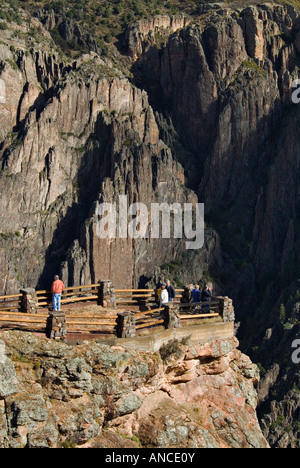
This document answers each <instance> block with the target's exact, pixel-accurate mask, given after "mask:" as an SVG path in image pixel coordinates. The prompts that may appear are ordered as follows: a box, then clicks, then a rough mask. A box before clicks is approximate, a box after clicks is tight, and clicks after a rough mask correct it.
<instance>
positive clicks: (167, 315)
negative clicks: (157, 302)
mask: <svg viewBox="0 0 300 468" xmlns="http://www.w3.org/2000/svg"><path fill="white" fill-rule="evenodd" d="M163 307H164V309H165V310H164V312H163V314H164V320H165V322H164V327H165V328H166V329H169V328H180V310H179V307H178V306H177V305H176V304H173V302H169V303H168V304H165V305H164V306H163Z"/></svg>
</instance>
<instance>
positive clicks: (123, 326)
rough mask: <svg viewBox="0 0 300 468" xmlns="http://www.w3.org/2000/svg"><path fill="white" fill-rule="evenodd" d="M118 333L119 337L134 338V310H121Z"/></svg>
mask: <svg viewBox="0 0 300 468" xmlns="http://www.w3.org/2000/svg"><path fill="white" fill-rule="evenodd" d="M116 334H117V337H118V338H134V337H135V334H136V328H135V315H134V312H119V313H118V316H117V325H116Z"/></svg>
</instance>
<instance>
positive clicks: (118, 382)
mask: <svg viewBox="0 0 300 468" xmlns="http://www.w3.org/2000/svg"><path fill="white" fill-rule="evenodd" d="M0 340H1V343H2V346H1V348H0V349H1V352H2V354H1V356H0V357H1V359H0V447H2V448H21V447H30V448H40V447H50V448H57V447H99V448H104V447H111V448H118V447H128V448H129V447H140V446H143V447H147V448H153V447H159V448H172V447H173V448H184V447H190V448H213V447H218V448H223V447H224V448H227V447H233V448H250V447H254V448H267V447H268V444H267V442H266V440H265V439H264V437H263V435H262V432H261V430H260V427H259V424H258V420H257V417H256V403H257V395H256V392H255V390H254V383H255V382H257V381H258V379H259V373H258V369H257V367H256V366H255V365H254V364H252V363H251V361H250V360H249V358H248V357H247V356H245V355H243V354H242V353H241V352H240V351H239V350H238V349H237V346H238V342H237V340H236V339H235V338H232V339H228V340H219V341H213V342H210V343H208V344H206V345H195V344H191V343H186V342H185V343H184V344H183V343H178V342H171V343H169V344H167V345H166V346H165V347H164V348H163V349H161V350H160V352H159V353H146V352H136V353H134V354H131V353H129V352H127V351H126V349H125V348H120V347H109V346H107V345H104V344H101V343H100V342H97V341H91V342H87V341H85V342H83V343H81V344H77V345H71V344H65V343H58V342H55V341H49V340H47V339H46V338H43V337H40V336H36V335H34V334H30V333H23V332H16V331H14V332H13V331H5V332H1V333H0ZM124 346H125V343H124Z"/></svg>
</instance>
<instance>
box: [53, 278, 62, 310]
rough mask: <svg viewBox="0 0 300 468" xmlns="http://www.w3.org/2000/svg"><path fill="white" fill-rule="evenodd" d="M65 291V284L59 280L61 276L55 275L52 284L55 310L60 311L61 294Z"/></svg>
mask: <svg viewBox="0 0 300 468" xmlns="http://www.w3.org/2000/svg"><path fill="white" fill-rule="evenodd" d="M64 289H65V286H64V283H63V282H62V281H61V280H60V279H59V276H57V275H55V276H54V281H53V283H52V288H51V292H52V306H53V310H54V311H55V312H56V311H60V306H61V294H62V292H63V290H64Z"/></svg>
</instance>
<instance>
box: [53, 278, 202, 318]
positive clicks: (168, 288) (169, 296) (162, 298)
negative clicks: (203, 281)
mask: <svg viewBox="0 0 300 468" xmlns="http://www.w3.org/2000/svg"><path fill="white" fill-rule="evenodd" d="M63 291H64V284H63V282H62V281H61V280H60V278H59V276H57V275H56V276H55V277H54V282H53V283H52V288H51V292H52V307H53V310H54V311H60V307H61V295H62V292H63ZM156 294H157V298H158V301H159V305H160V307H162V306H163V305H164V304H167V303H169V302H173V301H174V300H175V297H176V291H175V288H174V286H172V284H171V281H170V280H168V281H166V283H162V284H161V285H160V286H159V287H158V288H157V290H156ZM191 297H192V303H193V304H195V310H196V309H197V307H198V305H199V303H200V302H209V301H210V298H211V291H210V289H209V287H208V286H204V288H203V289H202V291H200V286H199V285H198V284H196V285H195V287H194V289H193V290H192V292H191ZM205 308H208V309H209V305H207V306H205V305H202V309H205Z"/></svg>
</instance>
